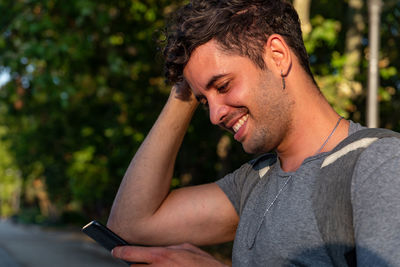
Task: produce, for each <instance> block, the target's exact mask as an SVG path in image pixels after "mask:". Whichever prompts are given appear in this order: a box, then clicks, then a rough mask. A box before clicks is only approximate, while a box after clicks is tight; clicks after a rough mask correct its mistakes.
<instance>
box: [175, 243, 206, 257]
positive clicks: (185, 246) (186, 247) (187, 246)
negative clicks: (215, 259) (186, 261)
mask: <svg viewBox="0 0 400 267" xmlns="http://www.w3.org/2000/svg"><path fill="white" fill-rule="evenodd" d="M168 248H171V249H184V250H187V251H190V252H193V253H197V254H200V255H204V256H211V255H210V254H209V253H207V252H205V251H204V250H202V249H200V248H198V247H196V246H194V245H192V244H190V243H183V244H179V245H173V246H168Z"/></svg>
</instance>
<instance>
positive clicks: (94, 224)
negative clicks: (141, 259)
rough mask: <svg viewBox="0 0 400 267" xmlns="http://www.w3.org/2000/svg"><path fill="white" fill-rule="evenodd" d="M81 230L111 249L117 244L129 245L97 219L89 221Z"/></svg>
mask: <svg viewBox="0 0 400 267" xmlns="http://www.w3.org/2000/svg"><path fill="white" fill-rule="evenodd" d="M82 232H84V233H85V234H87V235H88V236H89V237H91V238H92V239H93V240H94V241H96V242H97V243H99V244H100V245H102V246H103V247H104V248H106V249H107V250H109V251H111V250H112V249H113V248H115V247H117V246H127V245H129V243H128V242H126V241H125V240H124V239H122V238H121V237H120V236H118V235H117V234H116V233H114V232H113V231H111V230H110V229H108V228H107V227H106V226H104V225H103V224H101V223H100V222H98V221H91V222H90V223H88V224H86V225H85V226H84V227H83V228H82ZM125 262H126V263H127V264H135V263H136V264H137V263H138V262H127V261H125Z"/></svg>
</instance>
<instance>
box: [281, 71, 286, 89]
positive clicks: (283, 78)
mask: <svg viewBox="0 0 400 267" xmlns="http://www.w3.org/2000/svg"><path fill="white" fill-rule="evenodd" d="M281 77H282V90H285V89H286V83H285V76H284V75H283V72H282V70H281Z"/></svg>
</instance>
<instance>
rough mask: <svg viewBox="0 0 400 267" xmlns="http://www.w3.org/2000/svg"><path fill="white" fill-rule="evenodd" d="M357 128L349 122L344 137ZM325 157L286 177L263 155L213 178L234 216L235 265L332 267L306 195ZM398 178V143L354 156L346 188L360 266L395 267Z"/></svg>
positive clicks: (399, 259) (387, 141) (399, 236)
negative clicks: (354, 165) (236, 218)
mask: <svg viewBox="0 0 400 267" xmlns="http://www.w3.org/2000/svg"><path fill="white" fill-rule="evenodd" d="M360 129H362V127H361V126H360V125H359V124H355V123H353V122H350V128H349V135H350V134H352V133H354V132H356V131H358V130H360ZM327 155H328V153H322V154H319V155H316V156H312V157H309V158H307V159H305V160H304V162H303V163H302V165H301V166H300V167H299V168H298V169H297V170H296V171H295V172H284V171H283V170H282V169H281V167H280V163H279V159H277V157H276V156H275V155H272V154H267V155H263V156H262V158H261V159H260V158H259V159H258V160H257V161H253V162H249V163H246V164H244V165H243V166H241V167H240V168H239V169H238V170H236V171H235V172H233V173H231V174H228V175H227V176H225V177H224V178H222V179H221V180H219V181H217V184H218V185H219V186H220V187H221V189H222V190H223V191H224V192H225V193H226V195H227V196H228V198H229V199H230V200H231V202H232V204H233V206H234V207H235V209H236V211H237V213H238V215H239V216H240V222H239V225H238V228H237V231H236V237H235V241H234V247H233V255H232V262H233V266H332V262H331V260H330V258H329V256H328V254H327V251H326V249H325V244H324V242H323V240H322V237H321V234H320V232H319V230H318V226H317V221H316V219H315V215H314V211H313V207H312V197H311V196H312V192H313V191H312V190H313V185H314V183H315V179H316V178H317V173H318V170H319V169H320V167H321V164H322V163H323V161H324V160H325V158H326V157H327ZM254 162H257V163H256V164H255V165H254ZM399 176H400V140H399V139H397V138H383V139H380V140H378V141H376V142H374V143H373V144H371V145H370V146H369V147H368V148H366V149H365V150H364V151H363V152H362V154H361V155H360V157H359V160H358V162H357V164H356V167H355V170H354V173H353V178H352V188H351V199H352V206H353V221H354V222H353V224H354V232H355V239H356V240H355V241H356V255H357V264H358V266H400V177H399Z"/></svg>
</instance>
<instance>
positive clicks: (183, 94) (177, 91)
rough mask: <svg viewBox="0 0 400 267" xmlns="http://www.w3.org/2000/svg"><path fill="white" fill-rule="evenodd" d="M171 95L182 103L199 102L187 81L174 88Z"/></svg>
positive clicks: (177, 84)
mask: <svg viewBox="0 0 400 267" xmlns="http://www.w3.org/2000/svg"><path fill="white" fill-rule="evenodd" d="M171 94H172V95H174V96H175V97H176V98H178V99H180V100H182V101H189V102H192V101H194V102H197V101H196V98H195V97H194V95H193V93H192V90H191V89H190V86H189V84H188V83H187V82H186V81H181V82H179V83H176V84H175V85H174V86H172V89H171Z"/></svg>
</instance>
